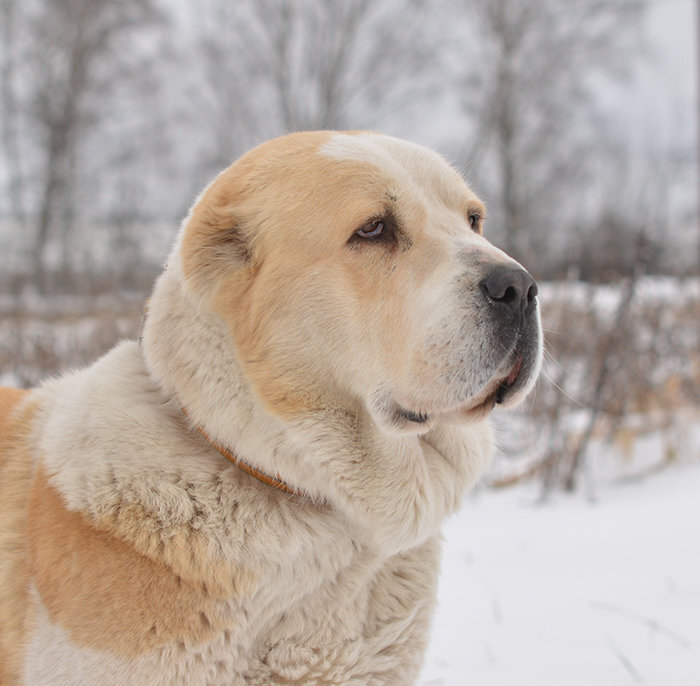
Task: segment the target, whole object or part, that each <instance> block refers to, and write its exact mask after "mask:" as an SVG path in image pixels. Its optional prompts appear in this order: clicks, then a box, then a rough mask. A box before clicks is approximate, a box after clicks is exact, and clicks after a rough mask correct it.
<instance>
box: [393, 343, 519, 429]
mask: <svg viewBox="0 0 700 686" xmlns="http://www.w3.org/2000/svg"><path fill="white" fill-rule="evenodd" d="M525 366H526V365H525V357H524V356H523V355H522V354H517V355H516V356H515V361H514V362H513V364H512V366H510V368H509V371H508V373H507V374H506V375H505V376H499V377H497V378H496V379H495V380H493V381H492V382H490V383H489V384H488V386H487V387H486V388H485V389H484V390H483V391H482V392H481V393H479V394H478V395H477V396H476V397H472V398H470V400H469V402H468V403H466V404H464V405H462V406H460V407H459V408H457V409H454V410H449V411H438V412H426V411H415V410H410V409H408V408H405V407H402V406H400V405H395V406H394V421H393V423H394V424H395V425H396V426H402V427H404V428H410V427H411V426H413V427H415V428H416V429H420V428H426V429H427V428H428V425H430V424H431V423H432V421H431V420H433V419H436V418H438V417H439V418H444V419H450V418H460V419H462V420H463V419H465V418H467V417H468V418H472V419H478V418H481V417H483V416H484V415H486V414H488V413H489V412H490V411H491V410H492V409H493V408H494V407H495V406H496V405H502V404H503V403H505V402H507V401H508V400H509V399H510V398H511V397H512V396H513V395H514V394H515V393H516V392H517V391H518V390H519V389H520V388H522V386H523V385H524V384H525V383H526V380H524V379H523V376H524V374H523V371H524V369H523V368H524V367H525Z"/></svg>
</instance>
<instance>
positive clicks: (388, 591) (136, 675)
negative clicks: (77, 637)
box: [25, 542, 436, 686]
mask: <svg viewBox="0 0 700 686" xmlns="http://www.w3.org/2000/svg"><path fill="white" fill-rule="evenodd" d="M435 549H436V546H435V544H434V543H433V542H431V543H428V544H425V545H423V546H421V547H420V548H418V549H416V550H414V551H411V552H410V553H407V554H405V555H402V556H399V557H396V558H393V559H391V560H389V561H387V562H385V563H383V564H377V562H376V560H371V559H369V558H368V556H367V555H358V556H357V557H356V558H355V559H354V560H353V563H352V564H350V565H348V566H346V567H345V568H344V569H342V570H340V571H339V572H338V573H337V575H336V576H335V577H334V578H327V579H325V580H319V581H318V583H317V587H316V588H315V589H313V590H312V591H310V592H307V593H305V594H302V595H299V594H298V593H297V592H295V591H296V586H299V585H302V586H303V585H305V583H301V582H297V583H296V584H295V578H294V574H287V573H286V571H291V570H286V571H285V570H277V571H278V573H277V574H276V575H274V577H275V579H276V580H273V578H272V577H271V578H270V580H269V583H270V587H269V588H268V589H267V590H266V589H265V588H261V589H260V591H261V593H260V594H259V595H258V594H256V596H255V597H251V598H250V599H249V601H250V602H246V603H245V606H242V605H240V604H239V605H236V604H228V605H229V612H228V616H229V619H230V624H229V625H228V626H227V627H226V628H221V629H220V630H219V631H217V632H216V634H215V635H213V636H211V638H210V639H208V640H205V641H194V640H191V639H179V640H174V641H170V642H169V643H167V644H166V645H161V646H159V647H157V648H154V649H152V650H148V651H146V652H144V653H142V654H140V655H131V656H123V655H122V656H120V655H118V654H116V653H115V652H113V651H109V650H101V649H99V648H94V647H85V646H84V645H77V644H76V642H75V641H74V640H73V639H72V637H71V635H70V633H69V632H68V631H66V630H65V628H63V627H61V626H59V625H58V624H56V623H54V622H53V621H52V620H51V619H50V618H49V616H48V613H47V612H46V611H45V610H44V609H43V608H42V607H39V609H38V612H37V629H36V632H35V634H34V636H33V640H32V642H31V644H30V648H29V654H28V655H27V660H26V663H25V664H26V666H27V683H29V684H43V683H52V684H57V685H64V686H69V685H70V686H73V685H74V684H75V685H76V686H77V684H81V685H85V686H89V685H90V684H101V685H103V686H110V685H111V684H114V685H115V686H116V685H117V684H120V685H121V684H124V683H132V684H153V685H157V684H163V685H165V684H168V685H177V684H183V685H184V684H187V685H188V686H197V685H200V684H201V685H202V686H205V685H206V686H218V685H221V686H224V685H226V686H230V685H232V684H315V683H318V684H352V683H357V684H372V683H377V684H392V683H397V684H399V683H401V684H405V683H411V681H412V679H413V678H414V676H415V673H416V672H417V670H418V668H419V665H420V655H421V654H422V649H423V647H424V643H425V635H426V629H427V624H428V620H429V614H430V610H431V608H432V604H433V595H434V582H435V569H434V565H433V563H434V561H435ZM305 581H307V580H305ZM285 587H286V593H285ZM295 596H297V597H296V599H295V600H293V601H292V600H291V599H292V598H294V597H295ZM266 598H267V599H268V601H267V602H266V601H265V599H266ZM285 603H286V604H285ZM225 614H227V613H225V612H223V610H222V619H223V617H224V616H225Z"/></svg>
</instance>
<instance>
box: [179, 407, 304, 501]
mask: <svg viewBox="0 0 700 686" xmlns="http://www.w3.org/2000/svg"><path fill="white" fill-rule="evenodd" d="M180 409H181V410H182V414H184V415H185V417H187V419H188V420H189V421H190V422H191V423H192V424H193V425H194V428H195V429H197V431H198V432H199V434H200V435H201V436H202V438H204V440H205V441H206V442H207V443H209V445H210V446H211V447H212V448H214V449H215V450H216V451H217V452H218V453H219V454H221V455H223V456H224V457H225V458H226V459H227V460H228V461H229V462H232V463H233V464H235V465H236V467H238V468H239V469H242V470H243V471H244V472H246V474H250V476H252V477H255V478H256V479H257V480H258V481H261V482H262V483H264V484H267V485H268V486H272V487H273V488H276V489H278V490H280V491H284V492H285V493H289V494H291V495H295V496H299V497H301V498H306V497H308V496H307V495H306V494H305V493H303V492H302V491H299V490H297V489H296V488H294V486H290V485H289V484H288V483H287V482H286V481H283V480H282V479H280V478H279V476H270V475H269V474H266V473H265V472H263V471H261V470H259V469H258V468H257V467H253V465H252V464H248V463H247V462H246V461H245V460H242V459H241V458H240V457H238V455H236V454H235V453H234V452H233V451H231V450H229V449H228V448H227V447H226V446H224V445H221V443H218V442H217V441H215V440H214V439H213V438H211V436H209V434H208V433H207V432H206V431H205V429H203V428H202V427H201V426H199V424H194V422H192V418H191V417H190V415H189V414H188V413H187V410H186V409H185V408H184V407H182V405H180Z"/></svg>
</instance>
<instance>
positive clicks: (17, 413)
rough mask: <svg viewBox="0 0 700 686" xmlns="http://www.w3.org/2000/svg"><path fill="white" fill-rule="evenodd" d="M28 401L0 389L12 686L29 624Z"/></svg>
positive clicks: (0, 561) (0, 615)
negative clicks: (27, 547) (27, 558)
mask: <svg viewBox="0 0 700 686" xmlns="http://www.w3.org/2000/svg"><path fill="white" fill-rule="evenodd" d="M27 396H28V392H27V391H21V390H18V389H15V388H1V389H0V627H2V629H1V630H0V684H6V685H8V686H9V684H14V683H16V682H17V680H18V679H19V675H20V671H21V667H22V645H23V639H24V636H25V633H26V625H27V621H28V617H27V589H28V576H27V575H28V572H27V565H26V548H25V546H26V505H27V498H28V494H29V484H30V481H31V476H32V462H31V457H30V452H29V448H28V446H29V430H30V423H31V417H32V414H33V412H34V407H33V405H32V404H31V403H27V404H25V405H24V406H23V407H22V406H21V403H22V401H23V400H24V399H25V398H26V397H27Z"/></svg>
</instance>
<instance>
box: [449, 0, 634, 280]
mask: <svg viewBox="0 0 700 686" xmlns="http://www.w3.org/2000/svg"><path fill="white" fill-rule="evenodd" d="M461 7H462V11H463V13H464V18H465V19H466V22H467V25H468V26H470V27H471V28H472V30H471V31H470V32H469V35H470V37H471V38H472V40H470V41H465V42H464V46H465V47H464V50H465V51H466V55H465V58H464V60H463V61H464V63H465V64H467V65H468V70H467V72H466V73H465V74H464V76H463V81H462V83H463V92H464V98H463V106H464V110H465V111H466V112H468V113H469V115H470V118H471V120H472V125H473V126H472V133H471V135H470V136H469V138H468V141H466V144H465V150H464V153H463V158H464V160H465V162H466V164H467V165H476V164H478V165H479V169H480V170H481V173H482V175H483V176H486V177H487V178H485V179H484V181H486V182H487V193H486V194H487V196H488V197H490V198H491V200H492V201H493V203H492V204H493V210H494V211H493V213H492V216H493V217H494V219H495V220H496V221H494V222H492V225H493V226H494V228H497V229H500V234H499V236H498V237H499V239H500V242H501V243H502V244H503V246H504V248H505V249H506V250H507V251H508V252H510V253H512V254H514V255H516V256H517V257H519V258H520V259H522V260H524V261H525V262H527V264H529V265H533V266H534V265H538V263H539V262H540V260H539V258H540V256H541V255H542V248H543V244H542V242H541V241H542V238H543V228H546V234H549V239H548V243H550V244H551V242H552V235H551V234H552V232H551V230H550V226H551V225H552V223H553V222H556V223H557V225H558V227H559V228H558V229H557V231H558V232H559V231H560V229H561V221H562V220H563V219H565V217H562V216H561V212H562V211H564V210H565V211H569V212H570V211H571V207H572V205H573V206H576V205H577V204H578V203H572V202H571V200H570V198H571V196H570V195H569V196H568V197H566V196H567V194H571V193H572V192H578V193H579V197H581V196H580V194H581V193H582V191H581V188H582V187H583V186H584V180H585V173H586V160H587V159H588V157H589V156H590V155H591V154H592V153H593V152H595V150H596V148H597V143H598V141H600V138H601V130H600V120H599V118H597V117H596V111H595V108H594V106H593V103H594V101H595V97H594V95H593V93H592V86H593V84H594V79H595V78H597V77H600V76H601V75H604V76H611V75H615V74H619V73H620V72H621V71H622V69H623V68H624V65H625V54H626V53H625V49H626V46H627V44H628V42H629V39H630V37H631V36H633V35H634V33H633V31H632V29H633V27H634V26H635V22H636V21H637V20H638V18H639V16H640V13H641V11H642V8H643V5H642V3H641V2H639V1H638V0H620V1H617V2H611V1H610V0H572V1H571V2H566V3H563V2H560V1H559V0H463V2H462V4H461ZM489 172H490V174H489ZM487 175H488V176H487ZM489 178H490V182H489V181H488V179H489ZM578 209H579V208H578V207H577V208H576V210H577V211H578Z"/></svg>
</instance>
